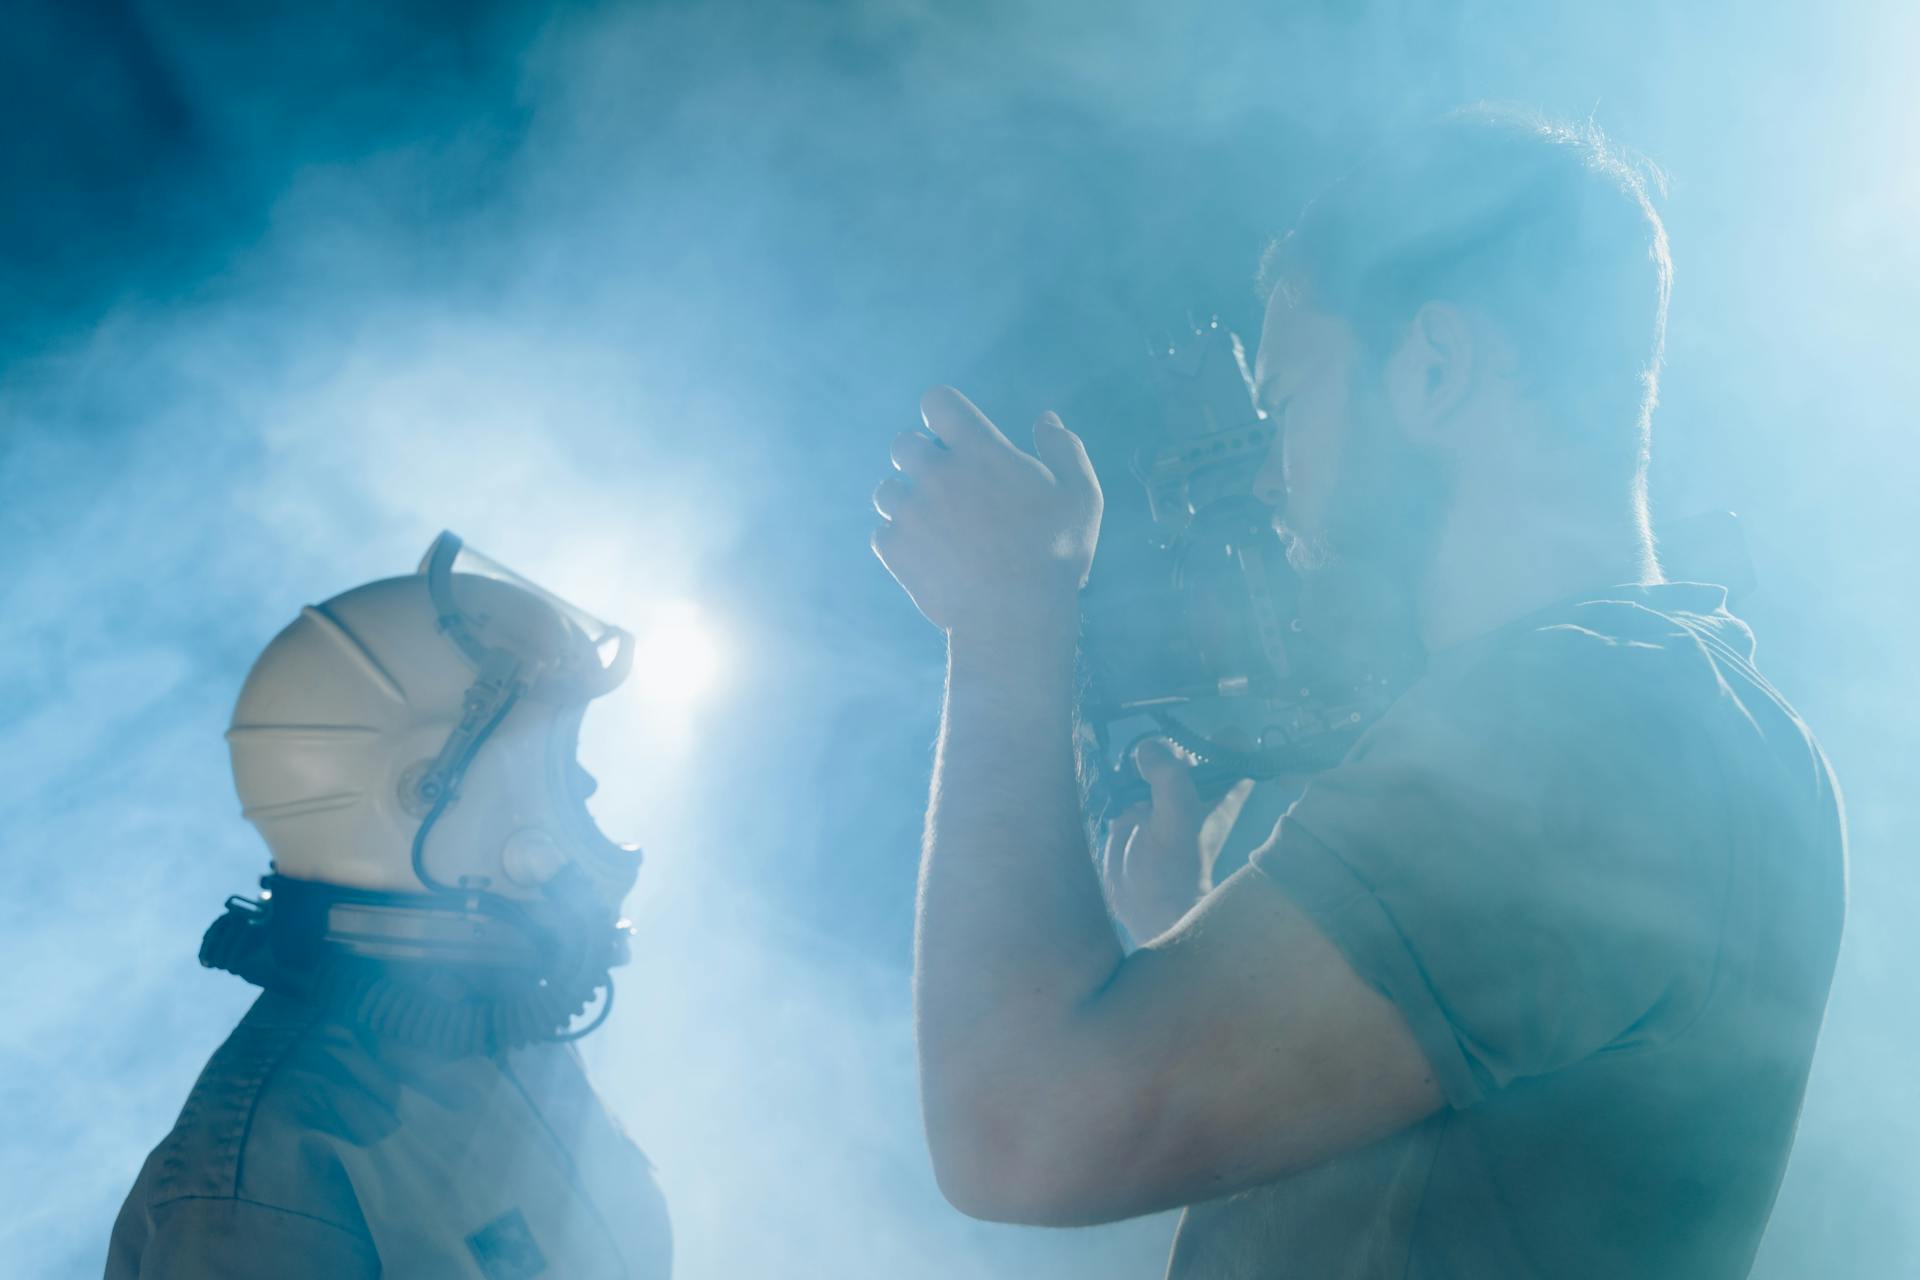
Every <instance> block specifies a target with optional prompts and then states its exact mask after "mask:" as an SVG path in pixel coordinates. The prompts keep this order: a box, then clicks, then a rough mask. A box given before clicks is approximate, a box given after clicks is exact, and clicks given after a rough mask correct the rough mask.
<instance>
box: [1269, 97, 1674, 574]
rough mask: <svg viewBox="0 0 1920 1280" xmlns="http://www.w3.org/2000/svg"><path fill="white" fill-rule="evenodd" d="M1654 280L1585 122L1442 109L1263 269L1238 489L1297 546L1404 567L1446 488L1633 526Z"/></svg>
mask: <svg viewBox="0 0 1920 1280" xmlns="http://www.w3.org/2000/svg"><path fill="white" fill-rule="evenodd" d="M1670 280H1671V265H1670V262H1669V259H1668V255H1667V243H1666V233H1665V231H1664V229H1663V228H1662V226H1661V224H1660V220H1659V217H1658V215H1657V214H1656V213H1655V212H1654V209H1653V207H1652V204H1651V203H1650V202H1649V199H1648V196H1647V191H1646V186H1645V182H1644V180H1643V179H1642V178H1641V176H1640V175H1639V173H1638V171H1637V170H1636V168H1635V167H1634V165H1632V164H1631V163H1629V162H1628V161H1627V160H1626V159H1625V158H1623V157H1622V155H1621V154H1620V153H1619V152H1618V151H1617V150H1616V149H1615V148H1613V147H1612V146H1611V145H1610V144H1608V143H1607V141H1606V140H1605V139H1604V138H1603V137H1602V136H1601V135H1600V134H1599V133H1598V131H1597V130H1594V129H1592V128H1589V127H1584V126H1583V127H1574V126H1565V125H1558V124H1552V123H1549V122H1546V121H1542V120H1539V119H1535V118H1529V117H1522V116H1519V115H1515V114H1511V113H1504V112H1493V111H1489V110H1486V109H1473V110H1470V111H1463V112H1456V113H1454V114H1452V115H1450V116H1448V117H1446V118H1445V119H1443V120H1441V121H1440V122H1438V123H1436V124H1433V125H1430V126H1428V127H1426V128H1423V129H1420V130H1418V131H1415V132H1413V133H1410V134H1408V135H1406V136H1404V137H1402V138H1400V139H1398V140H1397V141H1396V142H1395V143H1394V144H1393V145H1392V146H1390V147H1388V148H1387V149H1385V150H1384V151H1382V152H1381V153H1380V154H1379V155H1377V156H1375V157H1374V158H1373V159H1371V160H1370V161H1368V162H1367V163H1365V164H1363V165H1362V166H1360V167H1359V168H1358V169H1356V170H1355V171H1354V172H1353V173H1351V174H1349V175H1348V176H1347V177H1346V178H1344V179H1342V180H1341V181H1340V182H1338V183H1336V184H1335V185H1334V186H1333V187H1332V188H1330V189H1329V190H1328V191H1326V192H1325V193H1324V194H1323V195H1321V196H1320V197H1319V198H1318V199H1316V200H1315V201H1314V202H1313V203H1312V204H1311V205H1309V206H1308V208H1307V210H1306V212H1305V214H1304V215H1303V216H1302V218H1301V220H1300V222H1299V224H1298V225H1297V226H1296V227H1295V228H1294V230H1293V231H1292V232H1291V233H1290V234H1289V235H1287V236H1286V237H1285V238H1284V239H1282V240H1280V241H1278V242H1276V243H1275V244H1274V246H1273V247H1272V248H1271V249H1270V250H1269V252H1268V254H1267V259H1266V262H1265V263H1264V264H1263V271H1262V287H1263V290H1264V291H1265V292H1266V296H1267V298H1268V305H1267V314H1266V325H1265V332H1264V334H1263V336H1262V340H1261V345H1260V352H1259V357H1258V360H1257V362H1256V367H1255V377H1256V380H1257V381H1258V383H1259V393H1260V400H1261V404H1262V407H1264V408H1265V409H1266V410H1267V412H1268V413H1269V414H1270V415H1271V416H1272V417H1273V418H1274V419H1275V422H1276V425H1277V426H1278V427H1279V431H1278V433H1277V435H1276V439H1275V445H1274V449H1273V455H1272V458H1271V459H1270V460H1269V462H1268V464H1267V466H1266V467H1265V468H1263V470H1262V472H1261V474H1260V477H1259V479H1258V481H1257V488H1258V491H1259V492H1260V493H1261V495H1262V496H1263V497H1265V498H1266V499H1267V500H1269V501H1271V502H1273V503H1274V505H1275V506H1276V507H1277V508H1281V514H1280V517H1279V518H1280V520H1281V522H1282V524H1283V527H1284V529H1285V531H1286V532H1287V533H1288V534H1289V536H1290V541H1291V545H1292V548H1293V554H1294V556H1295V559H1296V561H1297V562H1298V563H1299V564H1300V566H1301V567H1302V568H1312V567H1316V566H1319V565H1323V564H1326V563H1329V562H1331V561H1334V560H1347V561H1384V562H1388V563H1391V564H1395V565H1398V566H1400V567H1404V568H1409V569H1410V568H1413V567H1414V565H1413V563H1412V562H1413V561H1414V559H1415V558H1417V557H1418V555H1419V552H1420V549H1421V547H1422V545H1423V544H1424V543H1425V542H1426V540H1427V538H1428V537H1429V536H1430V535H1431V534H1432V532H1433V530H1434V528H1435V526H1436V523H1437V522H1438V521H1439V520H1440V519H1441V518H1442V514H1443V513H1444V511H1445V510H1446V508H1447V506H1448V504H1449V503H1451V502H1455V501H1457V500H1459V499H1460V495H1461V494H1462V493H1463V492H1472V493H1474V494H1476V495H1477V498H1478V500H1480V501H1482V502H1485V501H1488V500H1489V498H1488V495H1490V494H1491V495H1503V494H1504V495H1507V496H1509V497H1511V499H1512V500H1514V501H1515V502H1516V504H1517V503H1519V502H1520V501H1522V500H1525V501H1527V502H1533V503H1546V504H1551V505H1553V506H1555V507H1558V508H1560V509H1563V510H1569V511H1582V512H1593V513H1596V514H1598V513H1612V514H1614V515H1618V516H1620V517H1622V518H1630V519H1632V520H1633V521H1635V522H1636V524H1637V525H1638V526H1639V527H1641V528H1642V529H1644V522H1645V499H1644V492H1645V469H1646V457H1647V438H1648V425H1649V415H1650V414H1651V411H1652V408H1653V405H1654V401H1655V396H1656V390H1657V383H1658V374H1659V368H1660V360H1661V353H1662V348H1663V345H1664V339H1665V328H1666V306H1667V295H1668V290H1669V286H1670ZM1492 500H1493V501H1495V502H1496V503H1497V502H1498V501H1500V500H1501V498H1500V497H1497V496H1496V497H1494V498H1492Z"/></svg>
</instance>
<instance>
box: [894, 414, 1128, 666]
mask: <svg viewBox="0 0 1920 1280" xmlns="http://www.w3.org/2000/svg"><path fill="white" fill-rule="evenodd" d="M920 413H921V416H922V418H923V419H924V420H925V422H926V424H927V429H928V430H929V431H931V432H932V433H933V434H932V436H926V435H922V434H920V433H918V432H906V433H903V434H902V435H900V436H898V437H896V438H895V439H894V442H893V465H894V468H895V471H896V474H894V475H892V476H889V477H888V478H887V479H886V480H884V481H882V482H881V484H880V487H879V488H878V489H876V490H875V491H874V494H873V505H874V509H875V510H876V511H878V512H879V513H880V516H881V523H880V526H879V527H878V528H877V529H875V530H874V532H873V550H874V554H875V555H877V556H879V557H880V561H881V563H882V564H884V565H886V567H887V571H888V572H889V573H891V574H892V575H893V576H894V579H895V580H896V581H897V582H899V584H900V585H901V586H902V587H903V588H905V589H906V592H907V594H908V595H909V596H911V597H912V598H913V602H914V604H916V605H918V606H919V608H920V612H921V613H923V614H925V615H926V616H927V618H928V620H929V621H931V622H932V623H933V624H934V625H935V626H937V627H940V628H942V629H943V630H945V631H947V632H949V633H952V632H954V631H956V630H964V629H966V628H968V627H970V626H973V625H975V624H987V625H992V626H995V627H1001V628H1004V627H1006V626H1007V625H1008V624H1009V623H1010V622H1011V623H1013V624H1014V625H1016V626H1017V624H1018V622H1019V620H1020V618H1021V617H1022V615H1023V613H1024V612H1025V611H1029V610H1031V611H1038V612H1042V613H1055V612H1058V611H1059V609H1060V608H1061V607H1062V606H1063V605H1064V606H1066V607H1067V608H1071V607H1072V602H1073V598H1074V595H1075V594H1076V593H1077V592H1078V591H1079V589H1080V588H1081V587H1082V586H1084V585H1085V584H1086V580H1087V573H1088V571H1089V570H1090V569H1091V568H1092V567H1093V549H1094V544H1095V542H1096V541H1097V540H1098V539H1099V536H1100V512H1101V496H1100V482H1099V480H1098V479H1097V478H1096V477H1095V476H1094V474H1093V464H1092V463H1090V462H1089V461H1088V460H1087V451H1086V448H1085V446H1083V445H1082V444H1081V443H1080V438H1079V437H1078V436H1076V435H1074V434H1073V432H1071V431H1069V430H1067V428H1066V427H1065V425H1063V424H1062V423H1061V421H1060V419H1059V417H1058V416H1057V415H1055V414H1053V413H1045V414H1042V415H1041V417H1040V420H1039V421H1037V422H1036V423H1034V425H1033V450H1034V451H1033V453H1031V454H1029V453H1027V452H1025V451H1024V450H1022V449H1020V448H1018V447H1017V446H1015V445H1014V444H1013V442H1012V441H1010V440H1008V439H1007V437H1006V436H1004V435H1002V434H1001V433H1000V429H999V428H998V427H996V426H994V425H993V423H992V422H990V421H989V420H988V419H987V416H986V415H985V414H983V413H981V412H980V410H978V409H976V408H975V407H974V406H973V403H972V402H971V401H970V400H968V399H967V398H966V397H965V396H963V395H961V394H960V393H959V392H958V391H955V390H954V389H953V388H952V387H935V388H934V389H933V390H931V391H929V392H927V393H926V395H924V396H922V397H921V398H920Z"/></svg>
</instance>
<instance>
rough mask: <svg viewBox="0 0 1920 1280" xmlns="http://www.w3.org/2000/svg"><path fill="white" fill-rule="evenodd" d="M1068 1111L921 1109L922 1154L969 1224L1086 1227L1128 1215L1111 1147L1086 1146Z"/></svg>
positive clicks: (990, 1105)
mask: <svg viewBox="0 0 1920 1280" xmlns="http://www.w3.org/2000/svg"><path fill="white" fill-rule="evenodd" d="M1087 1133H1088V1130H1087V1129H1086V1128H1085V1126H1083V1125H1082V1124H1081V1123H1079V1122H1078V1120H1077V1119H1076V1118H1075V1117H1074V1115H1073V1112H1072V1110H1071V1109H1070V1108H1059V1107H1053V1108H1048V1107H1032V1108H1027V1107H1019V1108H1016V1107H1011V1106H1008V1105H1006V1104H1005V1101H1004V1100H980V1101H977V1102H976V1103H975V1104H974V1105H970V1106H960V1107H946V1108H942V1109H940V1111H939V1112H936V1111H934V1110H933V1109H932V1108H929V1111H928V1116H927V1138H928V1148H929V1150H930V1152H931V1153H932V1156H933V1173H934V1179H935V1181H936V1182H937V1183H938V1184H939V1186H940V1192H941V1194H942V1195H944V1196H945V1197H946V1198H947V1202H948V1203H949V1204H951V1205H952V1206H953V1207H954V1208H956V1209H958V1210H959V1211H960V1212H962V1213H964V1214H966V1215H967V1216H968V1217H971V1218H980V1219H983V1220H985V1221H988V1222H1007V1223H1017V1224H1020V1225H1023V1226H1035V1227H1073V1226H1090V1225H1092V1224H1094V1223H1099V1222H1111V1221H1113V1220H1114V1219H1116V1218H1122V1217H1127V1216H1130V1213H1129V1210H1127V1209H1126V1208H1125V1207H1123V1205H1122V1203H1121V1202H1122V1200H1124V1198H1125V1197H1124V1196H1122V1195H1121V1194H1119V1193H1120V1192H1121V1190H1122V1188H1121V1187H1120V1186H1118V1185H1117V1181H1118V1180H1117V1179H1116V1175H1118V1174H1121V1173H1122V1172H1123V1167H1122V1166H1121V1165H1120V1164H1118V1163H1117V1162H1116V1161H1115V1160H1114V1159H1113V1154H1114V1153H1113V1151H1111V1150H1110V1148H1112V1147H1113V1146H1114V1144H1113V1143H1112V1142H1110V1141H1100V1142H1095V1141H1090V1140H1089V1139H1088V1137H1087Z"/></svg>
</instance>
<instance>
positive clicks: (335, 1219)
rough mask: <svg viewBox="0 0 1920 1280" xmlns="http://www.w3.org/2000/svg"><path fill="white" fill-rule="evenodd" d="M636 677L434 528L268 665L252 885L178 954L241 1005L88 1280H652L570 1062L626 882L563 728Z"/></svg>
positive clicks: (589, 1095) (665, 1233) (244, 739)
mask: <svg viewBox="0 0 1920 1280" xmlns="http://www.w3.org/2000/svg"><path fill="white" fill-rule="evenodd" d="M631 661H632V643H631V637H629V636H628V635H627V634H626V633H625V632H623V631H621V630H619V629H618V628H615V627H610V626H607V625H606V624H604V623H601V622H599V621H598V620H597V619H594V618H592V617H591V616H590V615H587V614H585V613H584V612H582V611H580V610H578V609H576V608H574V607H573V606H571V605H568V604H566V603H565V602H564V601H561V600H559V599H557V598H555V597H553V596H551V595H549V594H548V593H546V592H544V591H542V590H540V589H539V588H538V587H535V586H533V585H532V584H531V583H528V582H526V581H525V580H524V579H520V578H518V577H517V576H515V575H513V574H512V573H511V572H510V571H508V570H506V569H504V568H503V567H502V566H499V565H498V564H496V563H494V562H492V561H489V560H487V559H486V558H485V557H481V556H478V555H476V554H474V553H472V552H471V551H470V550H468V549H466V548H464V547H463V546H462V545H461V543H460V541H459V540H458V539H457V538H454V537H453V536H452V535H451V534H444V535H442V536H441V538H440V539H438V540H436V542H435V543H434V546H433V548H432V549H431V550H430V551H429V552H428V555H427V557H426V559H425V560H423V562H422V564H421V567H420V571H419V572H418V573H415V574H411V575H407V576H405V577H400V578H391V579H387V580H384V581H381V582H375V583H371V584H368V585H366V586H362V587H358V588H356V589H354V590H351V591H348V592H346V593H344V594H343V595H340V596H337V597H335V598H334V599H332V600H329V601H327V602H326V603H325V604H321V605H316V606H312V607H309V608H307V609H305V610H303V611H302V613H301V616H300V618H299V619H297V620H296V621H295V622H294V623H293V624H291V625H290V626H289V627H287V628H286V630H284V631H283V632H281V634H280V635H279V636H278V637H276V638H275V639H274V641H273V642H272V643H271V644H270V645H269V646H268V648H267V649H266V651H265V652H264V653H263V654H262V655H261V657H260V659H259V660H258V662H256V663H255V665H254V667H253V670H252V672H251V673H250V674H249V676H248V677H247V681H246V684H245V686H244V688H243V690H242V692H241V695H240V699H239V703H238V706H237V707H236V709H235V713H234V720H233V726H232V728H231V729H230V730H229V732H228V742H229V744H230V748H231V752H232V758H233V766H234V776H235V784H236V789H237V790H238V792H239V795H240V800H241V803H242V806H243V812H244V814H245V816H246V817H247V818H248V819H249V820H250V821H251V822H252V823H253V824H254V825H255V827H256V828H257V829H258V830H259V831H260V833H261V835H262V836H263V837H264V838H265V840H266V843H267V845H268V847H269V849H270V850H271V852H272V856H273V863H272V873H271V874H270V875H268V876H266V877H265V878H264V879H263V880H262V882H261V883H262V886H263V892H262V893H261V894H260V896H259V898H258V899H248V898H241V897H235V898H231V899H229V900H228V904H227V910H226V911H225V913H224V914H222V915H221V916H220V918H219V919H217V920H216V921H215V922H214V923H213V925H212V926H211V927H210V928H209V929H208V930H207V933H206V936H205V939H204V940H203V942H202V945H201V952H200V958H201V962H202V963H203V964H206V965H207V966H209V967H212V968H218V969H223V970H226V971H228V972H231V973H234V974H237V975H239V976H240V977H242V978H244V979H246V980H247V981H248V982H251V983H253V984H254V985H256V986H258V987H260V988H261V989H262V991H261V994H260V996H259V997H258V998H257V1000H256V1001H255V1003H254V1004H253V1006H252V1008H251V1009H250V1010H249V1011H248V1012H247V1014H246V1015H245V1017H243V1018H242V1019H241V1021H240V1023H239V1025H238V1026H237V1027H236V1028H235V1029H234V1031H233V1033H232V1034H231V1035H230V1036H229V1037H228V1038H227V1040H226V1042H225V1043H224V1044H222V1045H221V1046H220V1048H219V1049H218V1050H217V1051H216V1052H215V1053H214V1055H213V1057H212V1059H211V1060H210V1061H209V1062H208V1063H207V1066H206V1068H205V1070H204V1071H203V1072H202V1073H201V1076H200V1078H199V1080H198V1081H197V1082H196V1083H195V1085H194V1087H193V1090H192V1092H191V1094H190V1095H189V1097H188V1099H187V1103H186V1105H185V1107H184V1108H183V1109H182V1111H181V1113H180V1117H179V1119H178V1120H177V1121H176V1123H175V1125H174V1127H173V1130H172V1132H170V1133H169V1134H168V1135H167V1136H166V1138H165V1139H163V1140H162V1141H161V1143H160V1144H159V1146H157V1147H156V1148H155V1149H154V1151H153V1153H152V1155H151V1156H149V1157H148V1159H147V1161H146V1164H145V1166H144V1167H143V1168H142V1169H141V1171H140V1174H139V1176H138V1179H137V1180H136V1182H135V1183H134V1186H133V1189H132V1191H131V1192H130V1193H129V1195H128V1197H127V1200H126V1203H125V1205H124V1206H123V1207H122V1209H121V1211H120V1215H119V1218H118V1221H117V1222H116V1223H115V1226H114V1229H113V1234H112V1238H111V1242H110V1244H109V1250H108V1258H107V1265H106V1275H107V1277H108V1280H125V1278H128V1277H136V1276H137V1277H142V1278H143V1280H153V1278H155V1277H189V1276H191V1277H236V1278H237V1277H256V1276H257V1277H266V1276H272V1277H280V1278H286V1280H299V1278H301V1277H309V1276H311V1277H320V1276H326V1277H358V1276H369V1277H371V1276H389V1277H391V1276H434V1277H440V1276H447V1277H474V1278H476V1280H526V1278H529V1277H533V1276H543V1275H544V1276H568V1277H647V1278H651V1277H665V1276H666V1275H668V1273H669V1270H670V1265H671V1243H670V1240H671V1237H670V1231H669V1227H668V1221H667V1214H666V1206H665V1202H664V1200H663V1198H662V1196H661V1194H660V1192H659V1190H658V1188H657V1186H656V1185H655V1182H654V1178H653V1173H652V1169H651V1166H650V1165H649V1164H648V1162H647V1160H646V1158H645V1157H644V1156H643V1155H642V1154H641V1152H640V1151H639V1149H638V1148H637V1147H635V1146H634V1145H633V1143H632V1142H630V1141H629V1140H628V1139H627V1137H626V1136H625V1134H624V1133H623V1132H622V1131H621V1129H620V1127H619V1125H618V1123H617V1122H616V1121H615V1120H614V1119H613V1117H612V1116H611V1115H610V1114H609V1113H608V1112H607V1110H606V1109H605V1108H604V1107H603V1106H602V1105H601V1103H600V1100H599V1099H598V1097H597V1096H596V1095H595V1094H594V1092H593V1089H592V1087H591V1086H590V1085H589V1084H588V1082H587V1078H586V1075H585V1073H584V1071H583V1069H582V1067H581V1063H580V1058H579V1055H578V1053H577V1052H576V1051H575V1048H574V1046H573V1044H572V1043H571V1041H572V1040H574V1039H577V1038H578V1037H579V1036H580V1035H583V1034H585V1033H586V1032H587V1031H591V1030H592V1029H593V1028H594V1027H595V1026H598V1025H599V1023H600V1021H602V1020H604V1017H605V1014H606V1011H607V1010H608V1009H609V1008H610V1007H611V1001H612V997H613V987H612V978H611V975H610V970H611V969H612V968H614V967H616V966H617V965H619V964H620V963H622V962H623V961H624V960H625V959H626V944H627V938H628V929H627V926H626V923H625V921H623V920H620V919H619V906H620V903H621V900H622V899H623V898H624V897H625V895H626V893H627V891H628V889H629V888H631V886H632V884H633V881H634V877H635V874H636V873H637V870H638V866H639V853H638V850H636V849H633V848H631V847H629V846H623V845H618V844H615V843H613V842H612V841H610V840H608V839H607V838H606V836H605V835H604V834H602V833H601V831H600V829H599V827H598V826H597V825H596V824H595V822H594V821H593V818H592V816H591V815H590V814H589V813H588V811H587V808H586V804H585V800H586V796H587V794H589V793H590V791H591V789H592V785H593V783H592V779H591V778H590V776H589V775H587V774H586V773H585V771H584V770H582V769H581V768H580V766H579V764H578V762H577V755H576V749H577V744H578V734H579V725H580V721H581V717H582V716H583V714H584V712H585V709H586V706H587V704H588V703H589V702H590V701H591V700H592V699H594V698H596V697H599V696H600V695H602V694H604V693H606V692H608V691H610V690H611V689H612V688H613V687H615V686H616V685H618V684H619V683H620V682H621V680H623V679H624V678H625V676H626V674H627V670H628V668H629V667H630V666H631ZM596 1006H597V1013H596V1015H595V1016H594V1017H592V1018H591V1019H589V1020H588V1021H586V1023H585V1025H584V1026H581V1027H580V1028H579V1029H575V1025H576V1023H577V1022H578V1021H579V1020H580V1019H581V1017H582V1015H583V1014H585V1013H586V1012H587V1010H588V1009H589V1008H594V1007H596Z"/></svg>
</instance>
